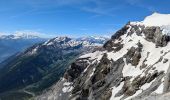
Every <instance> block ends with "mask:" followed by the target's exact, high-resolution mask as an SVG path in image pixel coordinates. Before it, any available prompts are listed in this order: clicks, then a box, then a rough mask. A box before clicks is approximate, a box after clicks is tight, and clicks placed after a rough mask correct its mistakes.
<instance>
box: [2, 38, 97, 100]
mask: <svg viewBox="0 0 170 100" xmlns="http://www.w3.org/2000/svg"><path fill="white" fill-rule="evenodd" d="M97 47H98V46H96V45H92V44H91V43H90V41H89V43H87V44H84V43H83V42H82V41H77V40H73V39H71V38H68V37H56V38H53V39H50V40H48V41H46V42H44V43H39V44H36V45H34V46H32V47H30V48H28V49H27V50H25V51H24V52H22V53H19V54H17V55H15V56H14V57H13V58H12V59H10V60H9V61H8V60H6V62H7V63H6V64H4V66H3V68H2V69H0V99H3V100H9V99H10V100H18V97H20V100H22V99H26V98H30V97H32V96H34V95H36V94H37V93H41V91H43V90H44V89H46V88H48V87H49V86H51V85H52V84H54V83H55V82H57V81H58V80H59V79H60V77H61V76H63V74H64V72H65V69H67V67H69V65H70V64H71V63H72V62H73V61H74V60H75V58H76V57H77V56H79V55H80V54H82V53H86V52H89V51H91V50H93V49H95V48H97ZM11 83H12V84H11Z"/></svg>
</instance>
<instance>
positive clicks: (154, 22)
mask: <svg viewBox="0 0 170 100" xmlns="http://www.w3.org/2000/svg"><path fill="white" fill-rule="evenodd" d="M169 19H170V14H160V13H153V14H152V15H150V16H147V17H146V18H145V19H144V21H143V24H144V25H146V26H166V25H170V20H169Z"/></svg>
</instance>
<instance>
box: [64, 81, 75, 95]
mask: <svg viewBox="0 0 170 100" xmlns="http://www.w3.org/2000/svg"><path fill="white" fill-rule="evenodd" d="M72 84H73V83H71V82H65V83H63V86H64V87H63V88H62V91H63V93H66V92H71V91H72V90H73V86H72Z"/></svg>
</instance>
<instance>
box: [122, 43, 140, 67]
mask: <svg viewBox="0 0 170 100" xmlns="http://www.w3.org/2000/svg"><path fill="white" fill-rule="evenodd" d="M137 45H138V47H137V48H135V47H131V48H130V50H128V52H127V54H126V55H125V58H126V62H127V64H128V63H131V64H132V65H133V66H137V65H138V63H139V60H140V58H141V53H140V52H141V50H142V47H143V45H142V44H141V43H140V42H138V44H137Z"/></svg>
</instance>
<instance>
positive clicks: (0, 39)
mask: <svg viewBox="0 0 170 100" xmlns="http://www.w3.org/2000/svg"><path fill="white" fill-rule="evenodd" d="M48 39H49V38H44V37H40V36H38V35H33V34H29V33H21V32H19V33H15V34H11V35H0V46H1V48H0V62H2V61H3V60H5V59H7V58H8V57H10V56H12V55H14V54H16V53H19V52H21V51H24V50H25V49H26V48H28V47H30V46H32V45H34V44H35V43H41V42H45V41H47V40H48ZM74 40H76V41H81V42H82V43H83V44H84V45H92V44H93V45H102V44H103V43H104V42H105V41H106V40H108V39H107V38H103V37H81V38H74ZM0 68H1V67H0Z"/></svg>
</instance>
